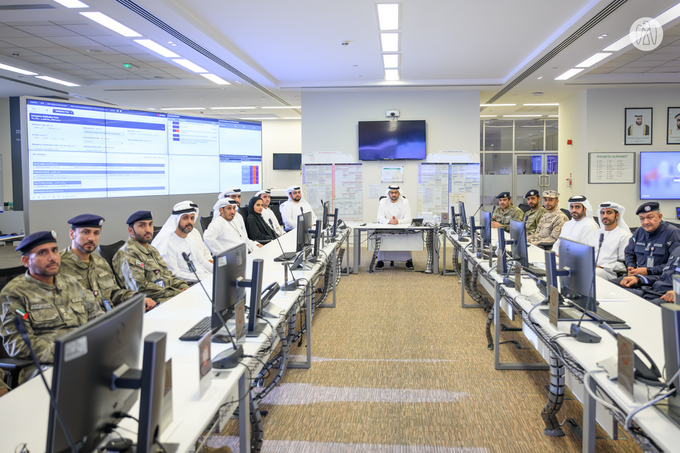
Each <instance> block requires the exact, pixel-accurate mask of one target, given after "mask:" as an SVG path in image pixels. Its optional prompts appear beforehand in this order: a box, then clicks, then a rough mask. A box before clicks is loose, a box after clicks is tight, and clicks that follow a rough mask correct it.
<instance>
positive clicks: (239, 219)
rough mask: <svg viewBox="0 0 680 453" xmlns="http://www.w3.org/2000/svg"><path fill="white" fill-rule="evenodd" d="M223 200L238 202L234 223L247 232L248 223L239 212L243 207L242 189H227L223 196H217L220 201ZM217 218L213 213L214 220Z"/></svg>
mask: <svg viewBox="0 0 680 453" xmlns="http://www.w3.org/2000/svg"><path fill="white" fill-rule="evenodd" d="M223 198H229V199H231V200H234V201H235V202H236V208H235V210H236V215H235V216H234V220H233V221H234V222H236V223H237V224H238V225H239V226H240V227H243V231H246V221H245V219H244V218H243V216H242V215H241V213H239V212H238V208H240V207H241V189H239V188H238V187H232V188H231V189H227V190H225V191H224V192H222V193H221V194H219V195H218V196H217V199H218V200H221V199H223ZM214 217H215V213H214V212H213V218H214Z"/></svg>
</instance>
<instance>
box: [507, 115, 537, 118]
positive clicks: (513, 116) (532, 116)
mask: <svg viewBox="0 0 680 453" xmlns="http://www.w3.org/2000/svg"><path fill="white" fill-rule="evenodd" d="M542 116H543V115H503V118H540V117H542Z"/></svg>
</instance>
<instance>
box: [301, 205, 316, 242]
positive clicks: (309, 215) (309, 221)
mask: <svg viewBox="0 0 680 453" xmlns="http://www.w3.org/2000/svg"><path fill="white" fill-rule="evenodd" d="M302 216H303V217H304V218H305V233H306V239H305V245H310V244H311V243H312V233H310V232H309V230H311V229H312V226H314V224H313V223H312V211H308V212H305V213H304V214H302Z"/></svg>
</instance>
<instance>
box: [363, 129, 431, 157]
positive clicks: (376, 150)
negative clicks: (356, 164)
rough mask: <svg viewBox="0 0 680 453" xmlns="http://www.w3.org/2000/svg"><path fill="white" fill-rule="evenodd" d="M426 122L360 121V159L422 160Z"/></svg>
mask: <svg viewBox="0 0 680 453" xmlns="http://www.w3.org/2000/svg"><path fill="white" fill-rule="evenodd" d="M425 150H426V148H425V121H424V120H418V121H359V160H409V159H413V160H424V159H425V154H426V152H425Z"/></svg>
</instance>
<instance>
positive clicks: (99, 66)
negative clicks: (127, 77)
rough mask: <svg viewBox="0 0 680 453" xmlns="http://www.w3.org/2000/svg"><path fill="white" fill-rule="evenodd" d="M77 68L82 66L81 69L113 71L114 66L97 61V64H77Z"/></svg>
mask: <svg viewBox="0 0 680 453" xmlns="http://www.w3.org/2000/svg"><path fill="white" fill-rule="evenodd" d="M77 66H80V67H81V68H84V69H94V70H96V69H113V68H114V66H112V65H110V64H108V63H104V62H103V61H97V62H96V63H77Z"/></svg>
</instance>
